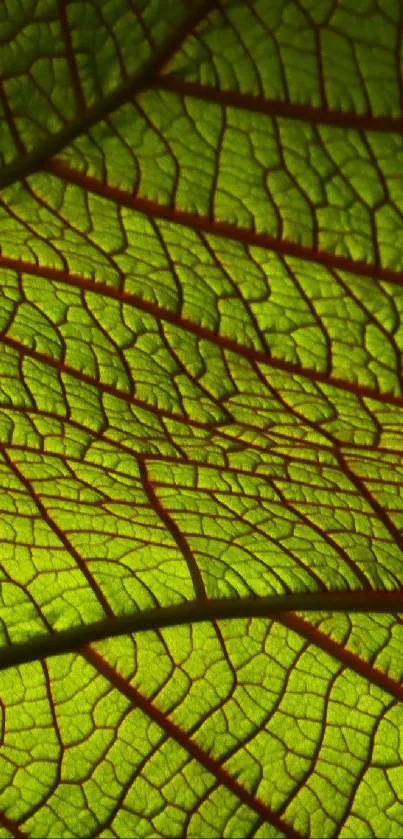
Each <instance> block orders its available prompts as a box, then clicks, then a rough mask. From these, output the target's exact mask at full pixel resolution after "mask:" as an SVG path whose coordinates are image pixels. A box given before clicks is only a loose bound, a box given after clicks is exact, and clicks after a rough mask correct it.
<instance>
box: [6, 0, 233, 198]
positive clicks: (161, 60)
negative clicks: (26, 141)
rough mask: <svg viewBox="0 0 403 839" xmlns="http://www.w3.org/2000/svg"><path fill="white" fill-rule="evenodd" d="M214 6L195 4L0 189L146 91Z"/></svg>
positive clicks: (17, 164)
mask: <svg viewBox="0 0 403 839" xmlns="http://www.w3.org/2000/svg"><path fill="white" fill-rule="evenodd" d="M216 6H217V0H201V2H196V3H195V4H194V5H193V6H192V8H191V9H190V12H188V13H186V14H185V16H184V19H183V20H182V22H181V24H180V25H179V26H178V28H177V29H176V30H175V31H174V33H173V34H172V35H171V37H170V38H168V39H167V40H166V41H164V42H163V44H162V45H161V46H160V47H159V49H157V50H156V51H155V53H154V54H153V55H152V56H151V58H149V59H148V61H145V62H144V63H143V64H142V66H141V68H140V70H139V71H138V72H136V73H134V74H133V75H132V76H130V77H129V78H128V79H126V80H125V81H124V82H122V84H120V85H119V86H118V87H117V88H116V89H115V90H114V91H113V92H112V93H111V94H110V95H109V96H106V97H105V98H104V99H103V100H102V101H101V102H98V103H97V104H96V105H94V106H93V107H92V108H90V109H89V110H87V111H86V112H85V113H83V114H82V115H80V116H79V117H77V118H76V119H75V120H73V121H72V122H70V123H69V124H68V125H66V127H65V128H63V129H62V130H61V131H59V132H58V133H57V134H53V135H51V136H50V137H49V139H47V140H45V141H44V142H43V143H41V145H40V146H39V147H38V148H35V149H34V150H33V151H32V152H30V153H29V154H26V155H23V156H22V157H21V158H19V159H17V160H14V161H13V162H12V163H9V164H8V165H7V166H4V167H3V168H2V170H1V172H0V189H4V188H5V187H7V186H10V185H11V184H13V183H15V181H18V180H20V179H21V178H24V177H27V175H31V174H32V173H33V172H35V171H37V170H38V169H40V168H41V167H43V166H44V164H45V163H46V161H48V160H49V159H50V158H51V157H53V156H54V155H55V154H58V153H60V152H61V150H62V149H63V148H64V147H65V146H67V145H69V143H72V142H73V141H74V140H75V139H76V138H77V137H79V136H80V134H83V133H85V132H86V131H88V130H89V129H90V128H91V127H92V126H93V125H96V123H97V122H100V121H101V120H103V119H105V118H106V117H107V116H108V114H110V113H112V112H113V111H115V110H116V109H117V108H119V107H120V106H121V105H124V104H125V102H128V101H131V100H132V99H133V97H135V96H136V95H137V94H138V93H140V92H141V91H143V90H146V89H147V88H148V87H149V86H150V84H152V82H153V81H154V78H155V76H158V74H159V73H161V71H162V70H163V68H164V67H165V65H166V64H167V62H168V61H169V60H170V58H171V57H172V56H173V55H174V54H175V53H176V52H177V51H178V49H179V48H180V46H181V44H182V42H183V41H184V39H185V38H186V37H188V36H189V34H190V33H191V32H192V31H193V29H194V28H195V27H196V26H197V25H198V24H199V23H200V22H201V21H202V20H203V19H204V18H205V17H206V16H207V15H208V14H209V12H210V11H211V10H212V9H214V8H215V7H216Z"/></svg>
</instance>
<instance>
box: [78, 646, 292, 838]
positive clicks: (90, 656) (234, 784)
mask: <svg viewBox="0 0 403 839" xmlns="http://www.w3.org/2000/svg"><path fill="white" fill-rule="evenodd" d="M81 654H82V655H83V657H84V658H85V659H86V660H87V661H88V663H89V664H91V666H92V667H94V668H95V669H96V670H97V671H98V673H101V674H102V676H104V678H105V679H107V680H108V682H110V684H111V685H113V686H114V687H115V688H116V689H117V690H118V691H120V693H122V694H123V695H124V696H126V697H127V698H128V699H130V701H131V702H133V704H134V705H136V706H137V707H138V708H140V709H141V710H142V711H143V712H144V713H145V714H147V716H148V717H149V718H150V719H152V720H153V721H154V722H155V723H156V724H157V725H158V726H159V727H160V728H162V730H163V731H164V732H165V733H166V734H168V735H169V736H170V737H172V739H173V740H175V742H176V743H178V744H179V746H181V747H182V748H183V749H185V751H186V752H187V753H188V754H189V755H190V756H191V757H192V758H194V760H197V761H198V763H200V764H201V765H202V766H204V767H205V769H207V771H208V772H210V773H211V774H212V775H213V776H214V777H215V778H216V779H217V781H218V782H219V783H220V784H222V785H223V786H225V787H226V788H227V789H229V790H230V791H231V792H232V793H233V794H234V795H236V797H237V798H239V799H240V800H241V801H243V803H244V804H246V806H247V807H250V809H251V810H254V812H255V813H257V814H258V815H259V816H260V818H261V819H263V820H264V821H265V822H269V823H270V824H272V825H273V826H274V827H275V828H277V830H281V832H282V833H283V834H285V836H286V837H289V839H300V837H301V834H300V833H299V832H298V831H297V830H295V829H294V828H293V827H291V825H289V824H287V823H286V822H285V821H284V820H283V819H282V818H281V817H279V816H277V815H276V813H275V812H274V811H273V810H272V809H271V808H270V807H268V806H267V804H264V802H263V801H261V800H260V799H259V798H257V797H256V796H254V795H253V794H252V793H250V792H248V790H247V789H245V787H243V786H242V785H241V784H240V783H239V782H238V781H237V780H236V779H235V778H232V777H231V775H230V774H229V773H228V772H227V770H226V769H224V767H223V766H222V765H221V764H220V763H219V762H218V761H217V760H215V758H213V757H212V756H211V755H209V754H207V752H205V751H204V749H202V748H201V747H200V746H199V745H198V744H197V743H196V742H195V741H194V740H193V739H192V738H191V737H189V735H188V734H187V733H186V732H185V731H183V729H181V728H179V726H178V725H176V724H175V723H174V722H172V720H170V719H169V717H167V716H166V715H165V714H164V713H162V711H160V710H159V708H157V707H156V705H154V704H153V703H152V702H150V701H149V700H148V699H146V698H145V697H144V696H142V694H141V693H140V692H139V691H138V690H136V688H134V687H133V686H132V685H130V684H129V682H127V681H126V679H124V678H123V676H121V675H120V674H119V673H118V672H117V671H116V670H115V669H114V668H113V667H111V665H110V664H108V662H107V661H105V659H104V658H102V656H101V655H99V653H97V652H96V651H95V650H94V649H92V648H91V647H86V648H85V649H84V650H82V651H81Z"/></svg>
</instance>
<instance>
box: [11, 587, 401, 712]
mask: <svg viewBox="0 0 403 839" xmlns="http://www.w3.org/2000/svg"><path fill="white" fill-rule="evenodd" d="M290 611H292V612H294V611H296V612H304V613H305V612H311V611H313V612H316V611H327V612H363V613H364V614H370V613H371V612H383V613H385V614H389V613H394V612H402V613H403V589H401V590H399V591H372V592H368V591H333V592H332V591H329V592H328V593H326V594H324V593H323V592H313V593H312V592H306V591H303V592H299V593H297V594H276V595H272V596H269V597H260V598H257V597H245V598H233V599H229V598H220V599H216V600H205V601H204V602H203V601H196V600H194V601H187V602H184V603H176V604H174V605H170V606H157V607H155V608H153V609H147V610H146V611H142V612H134V613H133V614H131V615H120V616H117V617H114V618H106V619H104V620H101V621H95V622H94V623H90V624H87V625H86V626H82V625H80V626H74V627H71V628H70V629H63V630H60V631H59V632H57V633H55V634H54V635H38V636H36V637H34V638H30V639H29V640H28V641H23V642H21V643H20V644H13V645H12V646H9V647H3V648H2V649H1V650H0V670H5V669H7V668H8V667H15V666H16V665H19V664H24V663H27V662H29V661H37V660H38V659H42V658H47V657H48V656H54V655H63V654H64V653H71V652H75V651H78V650H80V649H81V647H83V646H84V645H85V644H91V643H93V642H95V641H102V640H104V639H106V638H115V637H117V636H119V635H127V634H131V633H133V632H144V631H146V630H157V629H162V628H163V627H166V626H180V625H182V624H192V623H201V622H202V621H213V620H228V619H236V620H238V619H240V618H253V617H261V618H269V619H273V620H280V619H281V620H285V618H286V617H287V616H286V614H285V613H286V612H290ZM301 620H302V619H301ZM293 628H295V627H293ZM296 631H299V630H296ZM316 632H319V630H316ZM319 635H320V633H319ZM329 649H330V648H329ZM334 649H335V650H336V647H335V648H334ZM328 651H329V650H328ZM349 655H353V653H349ZM363 666H365V667H366V672H367V678H372V677H370V673H372V670H373V668H372V667H371V665H369V664H366V663H364V665H363ZM385 678H386V677H385ZM387 678H388V679H389V682H390V685H389V692H391V693H393V695H394V696H397V695H398V697H399V699H401V698H403V685H398V684H397V683H395V682H394V680H393V679H390V678H389V677H387ZM389 682H388V684H389ZM385 684H386V682H385ZM385 689H386V688H385ZM396 691H397V693H396Z"/></svg>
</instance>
